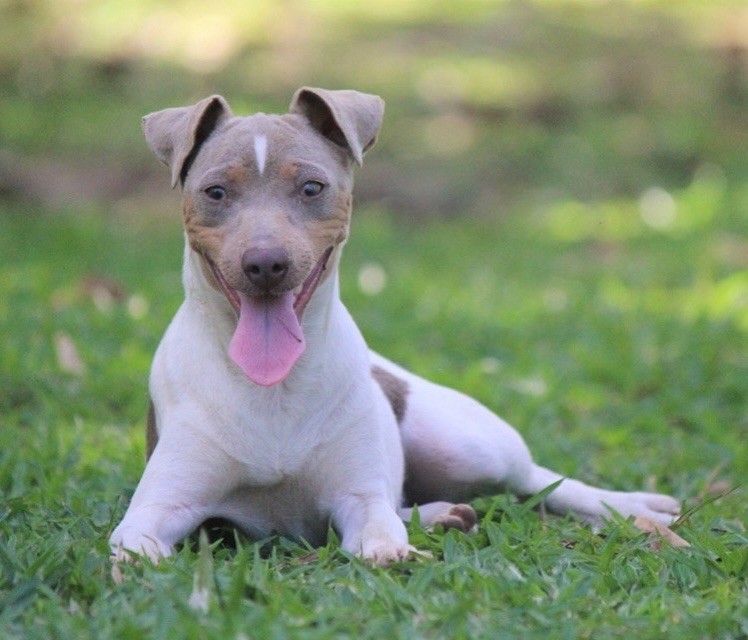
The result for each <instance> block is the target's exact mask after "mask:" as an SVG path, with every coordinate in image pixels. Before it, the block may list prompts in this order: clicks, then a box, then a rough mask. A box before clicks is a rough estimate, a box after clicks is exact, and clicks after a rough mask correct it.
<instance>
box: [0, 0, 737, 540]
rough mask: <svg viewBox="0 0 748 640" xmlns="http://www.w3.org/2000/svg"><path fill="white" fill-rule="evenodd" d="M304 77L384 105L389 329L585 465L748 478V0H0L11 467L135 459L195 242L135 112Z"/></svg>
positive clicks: (392, 350) (366, 281) (353, 295)
mask: <svg viewBox="0 0 748 640" xmlns="http://www.w3.org/2000/svg"><path fill="white" fill-rule="evenodd" d="M300 85H313V86H314V85H316V86H321V87H326V88H355V89H359V90H361V91H366V92H370V93H376V94H379V95H381V96H383V97H384V98H385V100H386V102H387V111H386V115H385V123H384V128H383V131H382V134H381V137H380V139H379V142H378V144H377V146H376V147H375V148H374V149H373V150H372V151H371V153H369V154H368V155H367V157H366V161H365V166H364V168H363V169H362V170H361V171H359V172H358V177H357V182H356V190H355V196H356V198H357V201H358V204H357V206H356V210H355V212H354V221H353V226H354V229H353V233H352V236H351V240H350V242H349V244H348V246H347V248H346V256H345V268H344V269H343V270H342V273H341V287H342V292H343V298H344V300H345V302H346V304H348V306H349V307H350V308H351V310H352V312H353V313H354V315H355V317H356V319H357V321H358V323H359V326H360V327H361V328H362V330H363V332H364V335H365V337H366V339H367V341H368V342H369V344H370V345H372V346H373V347H374V348H375V349H377V350H380V351H382V352H384V353H386V354H387V355H388V356H390V357H392V358H393V359H394V360H396V361H398V362H400V363H402V364H404V365H405V366H407V367H409V368H411V369H413V370H415V371H417V372H419V373H421V374H424V375H426V376H427V377H429V378H430V379H434V380H436V381H438V382H442V383H444V384H448V385H451V386H455V387H458V388H461V389H464V390H468V391H469V393H470V394H471V395H473V396H475V397H477V398H479V399H480V400H482V401H483V402H485V403H487V404H488V405H489V406H490V407H492V408H494V409H496V410H497V411H498V412H499V413H500V414H501V415H502V416H503V417H505V418H506V419H507V420H508V421H509V422H510V423H512V424H515V425H517V426H518V427H519V428H520V429H521V430H522V432H523V434H524V435H525V436H526V438H527V441H528V443H529V445H530V448H531V450H532V451H533V452H534V454H535V455H536V456H537V458H538V459H539V460H542V461H543V462H544V464H548V465H549V466H551V467H554V468H556V469H557V470H559V471H561V472H562V473H569V474H571V475H575V476H579V477H581V478H583V479H585V480H587V481H590V482H595V483H600V482H602V483H605V482H608V483H609V484H611V481H612V480H613V479H615V486H617V487H619V488H640V487H642V486H648V487H649V488H650V489H652V488H654V489H659V490H663V489H664V490H666V491H672V492H673V493H675V494H676V495H678V496H679V497H689V496H694V495H705V493H704V492H709V491H712V490H714V491H722V490H724V488H725V487H726V486H728V487H729V486H734V484H735V483H737V482H738V480H737V479H739V478H745V477H748V475H747V474H748V468H746V465H748V455H746V437H745V434H746V433H748V405H746V401H745V399H746V397H748V351H746V348H747V347H748V341H746V335H747V334H748V5H746V2H745V0H740V1H739V2H733V1H730V0H714V1H709V0H680V1H677V0H558V1H553V0H534V1H529V0H528V1H520V0H431V1H426V0H367V1H365V2H361V1H357V0H309V1H306V2H301V1H299V0H286V1H283V0H252V1H247V0H241V1H239V0H224V1H223V2H221V3H208V2H204V1H198V0H95V1H93V0H91V1H88V0H0V337H2V339H0V427H8V426H11V425H18V427H19V428H21V429H22V430H20V431H18V430H16V429H11V428H0V484H2V482H5V483H6V484H7V485H8V486H18V487H20V488H19V489H17V492H20V493H23V491H25V489H24V487H25V485H24V484H23V483H22V482H21V483H20V484H19V482H20V481H18V480H17V478H20V477H21V475H19V474H21V472H20V471H19V469H20V468H25V469H28V473H29V474H30V476H29V477H33V483H37V479H36V476H37V475H38V474H39V473H42V471H43V470H47V471H45V472H46V473H49V474H51V475H50V477H53V476H54V474H55V473H56V469H57V467H56V466H55V465H51V466H50V465H49V464H48V463H37V462H34V461H37V460H39V455H40V454H39V451H47V450H48V451H49V453H50V455H49V457H48V459H49V460H58V459H64V460H67V461H68V462H65V463H64V464H65V465H66V468H70V469H77V470H78V472H77V475H73V476H71V478H72V479H69V480H66V482H69V483H72V485H71V486H74V487H75V488H74V491H78V490H79V489H78V488H77V487H78V486H79V485H80V486H81V487H85V492H86V495H87V496H89V495H90V496H91V499H94V498H93V496H95V495H98V494H97V491H96V490H93V489H92V485H91V482H92V481H91V479H90V478H91V477H96V478H99V480H97V482H100V483H103V484H106V486H109V487H111V489H110V491H111V493H112V494H116V492H118V491H120V490H121V482H120V480H119V479H118V478H120V477H122V476H123V475H126V476H127V477H129V478H132V480H133V482H134V481H135V479H136V478H137V477H138V475H139V473H140V468H141V466H142V456H141V455H139V454H137V455H133V452H136V451H141V452H142V447H143V438H142V426H141V425H142V421H143V415H144V411H145V407H146V406H147V390H146V381H147V377H148V370H149V366H150V362H151V358H152V356H153V353H154V350H155V349H156V346H157V344H158V342H159V340H160V337H161V335H162V334H163V331H164V327H165V326H166V325H167V324H168V322H169V319H170V318H171V317H172V315H173V313H174V311H175V309H176V308H177V307H178V305H179V304H180V303H181V300H182V288H181V276H180V268H181V252H182V243H183V240H182V234H181V232H180V218H181V214H180V205H179V193H178V191H171V190H170V189H169V186H168V185H169V177H168V171H167V170H166V169H165V168H164V167H163V166H161V165H160V163H159V162H158V161H157V160H156V158H155V157H153V155H152V154H151V152H150V151H149V149H148V148H147V146H146V144H145V141H144V140H143V137H142V133H141V131H140V118H141V116H142V115H144V114H146V113H149V112H151V111H155V110H159V109H163V108H166V107H169V106H180V105H187V104H191V103H193V102H195V101H197V100H199V99H201V98H203V97H205V96H206V95H210V94H212V93H221V94H223V95H224V96H226V98H227V99H228V101H229V103H230V104H231V105H232V107H233V109H234V111H235V113H238V114H249V113H253V112H256V111H266V112H279V111H281V112H282V111H285V109H286V108H287V105H288V103H289V101H290V98H291V95H292V94H293V92H294V91H295V89H296V88H297V87H299V86H300ZM58 425H64V428H57V426H58ZM19 433H21V434H23V438H21V440H25V442H26V444H25V445H24V446H25V447H26V448H25V449H24V450H23V452H21V453H18V456H19V460H22V461H24V462H18V463H16V462H15V459H14V458H13V457H12V453H13V452H16V450H17V445H18V442H19V438H18V437H17V434H19ZM3 435H5V437H6V438H7V440H6V441H5V444H4V443H3V440H2V436H3ZM3 453H5V454H6V458H5V460H6V462H5V463H3V457H2V455H3ZM102 455H103V457H104V459H105V460H106V464H105V465H102V462H101V460H102ZM8 456H10V457H8ZM26 461H31V462H26ZM3 464H4V465H5V466H3ZM23 465H25V466H23ZM104 467H107V468H106V469H104ZM3 469H5V470H6V471H5V472H4V471H3ZM723 470H724V472H723ZM3 473H4V474H5V475H3ZM4 478H5V480H4ZM76 478H77V479H76ZM75 483H78V484H75ZM725 483H727V484H725ZM9 492H10V493H12V491H11V490H9ZM87 499H88V498H87ZM739 502H740V501H739V500H735V501H734V502H733V505H734V506H733V509H734V511H735V512H738V511H739V512H740V513H741V517H742V515H744V508H743V507H739ZM741 504H742V505H744V504H745V501H742V503H741ZM741 526H742V525H741ZM102 539H104V538H103V537H102Z"/></svg>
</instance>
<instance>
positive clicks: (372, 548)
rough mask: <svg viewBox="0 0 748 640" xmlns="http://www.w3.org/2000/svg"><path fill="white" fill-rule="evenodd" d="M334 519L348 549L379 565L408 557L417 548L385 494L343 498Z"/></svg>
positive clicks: (360, 494)
mask: <svg viewBox="0 0 748 640" xmlns="http://www.w3.org/2000/svg"><path fill="white" fill-rule="evenodd" d="M332 522H333V526H334V527H335V528H336V529H337V531H338V533H339V534H340V536H341V547H342V548H343V549H344V550H345V551H348V552H350V553H353V554H356V555H358V556H360V557H362V558H364V559H365V560H370V561H371V562H374V563H375V564H378V565H381V566H384V565H387V564H389V563H391V562H396V561H398V560H404V559H406V558H407V557H408V556H409V555H410V554H411V552H413V551H415V549H414V548H413V547H412V546H410V545H409V544H408V532H407V531H406V530H405V525H404V524H403V521H402V520H401V519H400V517H399V516H398V515H397V513H396V512H395V509H394V507H393V505H392V504H390V502H389V501H388V500H387V498H386V497H384V496H382V495H378V494H372V493H353V494H348V495H346V496H343V497H341V499H340V500H339V502H338V503H337V504H336V505H335V507H334V509H333V516H332Z"/></svg>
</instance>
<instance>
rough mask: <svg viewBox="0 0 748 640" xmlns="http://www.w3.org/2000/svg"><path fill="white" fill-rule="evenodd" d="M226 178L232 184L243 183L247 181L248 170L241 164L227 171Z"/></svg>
mask: <svg viewBox="0 0 748 640" xmlns="http://www.w3.org/2000/svg"><path fill="white" fill-rule="evenodd" d="M226 177H227V178H228V179H229V180H230V181H231V182H236V183H242V182H244V181H245V180H246V179H247V168H246V167H245V166H244V165H241V164H237V165H234V166H233V167H230V168H229V169H228V170H227V171H226Z"/></svg>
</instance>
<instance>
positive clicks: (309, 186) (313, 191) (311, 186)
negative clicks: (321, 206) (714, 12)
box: [301, 180, 325, 198]
mask: <svg viewBox="0 0 748 640" xmlns="http://www.w3.org/2000/svg"><path fill="white" fill-rule="evenodd" d="M324 188H325V185H324V184H322V183H321V182H317V181H316V180H308V181H307V182H305V183H304V186H302V187H301V193H303V194H304V195H305V196H306V197H307V198H313V197H314V196H318V195H319V194H320V193H322V189H324Z"/></svg>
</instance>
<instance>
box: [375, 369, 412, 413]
mask: <svg viewBox="0 0 748 640" xmlns="http://www.w3.org/2000/svg"><path fill="white" fill-rule="evenodd" d="M371 377H372V378H374V380H376V382H377V384H378V385H379V386H380V387H381V388H382V391H384V395H385V396H387V400H388V401H389V403H390V406H391V407H392V412H393V413H394V414H395V419H396V420H397V423H398V424H402V421H403V418H404V417H405V409H406V408H407V404H408V403H407V398H408V383H407V382H405V380H403V379H402V378H398V377H397V376H395V375H392V374H391V373H390V372H389V371H385V370H384V369H382V367H378V366H376V365H375V366H373V367H372V368H371Z"/></svg>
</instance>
